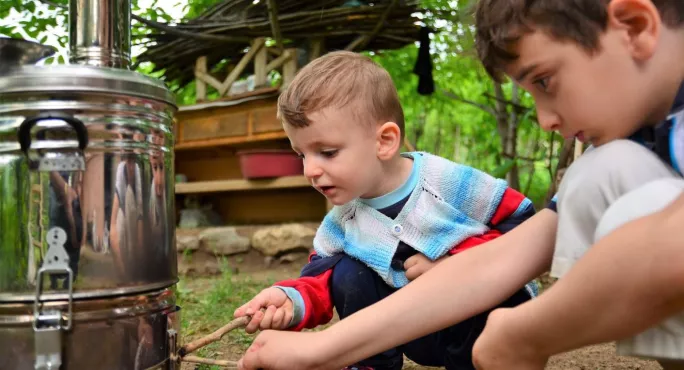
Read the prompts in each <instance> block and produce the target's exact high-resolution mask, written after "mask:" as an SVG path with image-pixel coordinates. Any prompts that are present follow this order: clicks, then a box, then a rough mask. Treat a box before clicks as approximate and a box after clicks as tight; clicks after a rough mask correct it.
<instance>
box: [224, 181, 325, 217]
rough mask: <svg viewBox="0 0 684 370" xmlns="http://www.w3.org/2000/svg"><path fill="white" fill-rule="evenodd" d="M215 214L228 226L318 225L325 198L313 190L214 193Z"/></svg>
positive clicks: (322, 213)
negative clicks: (292, 223) (215, 201)
mask: <svg viewBox="0 0 684 370" xmlns="http://www.w3.org/2000/svg"><path fill="white" fill-rule="evenodd" d="M214 197H215V198H216V200H217V203H218V204H217V207H216V210H217V211H218V212H219V213H220V214H221V217H222V218H223V220H224V222H226V223H229V224H231V225H236V224H237V225H264V224H282V223H290V222H321V221H322V220H323V217H325V214H326V210H325V197H324V196H323V195H321V194H320V193H319V192H317V191H316V190H314V189H313V188H308V189H307V188H291V189H278V190H263V191H258V192H233V193H216V194H215V195H214Z"/></svg>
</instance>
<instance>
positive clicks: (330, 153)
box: [321, 149, 337, 158]
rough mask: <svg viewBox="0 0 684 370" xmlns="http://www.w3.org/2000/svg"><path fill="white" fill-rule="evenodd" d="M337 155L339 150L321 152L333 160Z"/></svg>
mask: <svg viewBox="0 0 684 370" xmlns="http://www.w3.org/2000/svg"><path fill="white" fill-rule="evenodd" d="M336 154H337V149H331V150H324V151H322V152H321V155H323V156H324V157H326V158H332V157H334V156H335V155H336Z"/></svg>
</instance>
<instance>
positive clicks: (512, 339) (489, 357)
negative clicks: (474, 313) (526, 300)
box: [473, 308, 548, 370]
mask: <svg viewBox="0 0 684 370" xmlns="http://www.w3.org/2000/svg"><path fill="white" fill-rule="evenodd" d="M513 310H514V309H511V308H500V309H497V310H494V311H492V313H490V314H489V317H488V318H487V324H486V325H485V328H484V331H483V332H482V334H481V335H480V337H479V338H478V339H477V341H475V345H474V346H473V364H474V365H475V368H476V369H478V370H543V369H544V367H545V366H546V362H547V361H548V356H544V355H541V354H540V353H538V352H537V351H535V350H534V348H533V346H531V345H529V344H528V343H527V342H526V341H525V340H524V338H522V337H521V336H520V335H516V334H517V332H516V331H517V330H516V329H514V328H512V327H511V325H510V324H511V323H512V322H514V321H512V320H516V318H515V317H512V316H513V315H512V313H513Z"/></svg>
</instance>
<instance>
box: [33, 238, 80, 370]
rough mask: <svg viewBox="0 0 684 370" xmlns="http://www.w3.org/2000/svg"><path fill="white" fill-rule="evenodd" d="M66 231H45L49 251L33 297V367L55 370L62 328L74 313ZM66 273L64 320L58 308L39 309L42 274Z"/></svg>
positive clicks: (59, 364) (68, 326)
mask: <svg viewBox="0 0 684 370" xmlns="http://www.w3.org/2000/svg"><path fill="white" fill-rule="evenodd" d="M66 235H67V234H66V232H65V231H64V230H63V229H62V228H59V227H54V228H52V229H50V230H49V231H48V233H47V243H48V245H49V248H48V251H47V253H46V254H45V259H44V260H43V264H42V265H41V267H40V269H39V270H38V274H37V280H38V282H37V284H36V297H35V301H34V304H33V318H34V319H33V331H34V333H35V350H36V361H35V366H34V368H35V369H36V370H57V369H59V368H60V367H61V365H62V331H63V330H64V331H67V330H70V329H71V326H72V315H73V292H74V291H73V281H74V273H73V271H72V270H71V268H70V267H69V255H68V254H67V252H66V250H65V249H64V243H66V240H67V236H66ZM56 273H61V274H63V273H66V274H67V281H66V284H67V291H68V304H67V314H66V321H64V317H63V316H64V315H63V312H62V311H61V310H59V309H47V310H44V311H43V310H41V308H42V307H41V306H42V300H41V295H42V294H43V280H44V279H43V277H44V276H43V275H44V274H48V275H52V274H56Z"/></svg>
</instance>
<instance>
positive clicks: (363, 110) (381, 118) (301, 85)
mask: <svg viewBox="0 0 684 370" xmlns="http://www.w3.org/2000/svg"><path fill="white" fill-rule="evenodd" d="M348 106H349V109H350V110H351V111H352V112H354V114H355V115H356V116H357V118H358V119H359V121H362V122H363V123H366V124H370V123H374V124H375V123H378V122H387V121H392V122H394V123H396V124H397V125H398V126H399V129H400V130H401V135H402V137H403V135H404V111H403V109H402V107H401V103H400V102H399V96H398V94H397V90H396V87H395V86H394V83H393V82H392V77H390V75H389V73H387V71H386V70H385V69H383V68H382V67H381V66H379V65H378V64H377V63H375V62H374V61H373V60H372V59H371V58H369V57H367V56H365V55H362V54H359V53H355V52H351V51H333V52H330V53H328V54H325V55H323V56H321V57H319V58H316V59H314V60H313V61H311V62H310V63H309V64H307V65H306V66H304V68H302V69H301V70H300V71H299V72H298V73H297V76H295V78H294V79H293V80H292V82H291V83H290V85H289V86H288V87H287V88H286V89H285V91H283V92H282V94H280V97H279V98H278V118H280V119H281V120H282V121H284V123H286V124H289V125H291V126H293V127H306V126H308V125H310V124H311V122H310V120H309V118H308V117H307V115H308V114H311V113H313V112H316V111H318V110H321V109H324V108H329V107H334V108H340V109H341V108H345V107H348Z"/></svg>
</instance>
